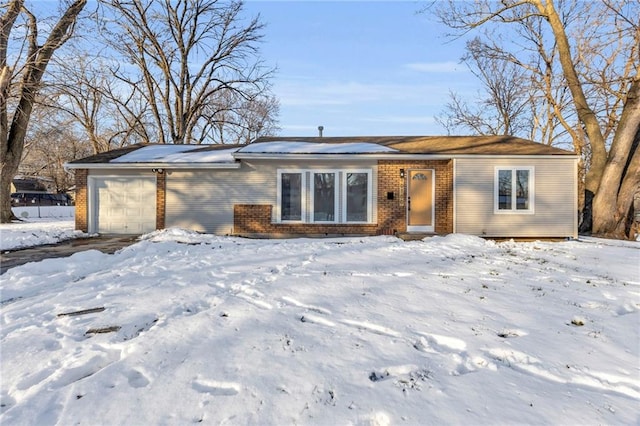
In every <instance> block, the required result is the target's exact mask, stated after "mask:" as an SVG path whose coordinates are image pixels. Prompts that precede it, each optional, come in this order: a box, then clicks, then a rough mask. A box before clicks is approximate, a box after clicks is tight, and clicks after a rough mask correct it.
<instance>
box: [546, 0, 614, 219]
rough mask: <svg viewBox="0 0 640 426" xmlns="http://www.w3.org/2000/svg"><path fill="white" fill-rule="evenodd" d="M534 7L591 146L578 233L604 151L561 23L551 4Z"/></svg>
mask: <svg viewBox="0 0 640 426" xmlns="http://www.w3.org/2000/svg"><path fill="white" fill-rule="evenodd" d="M535 5H536V7H537V8H538V10H539V11H540V12H541V13H542V14H543V15H545V16H546V17H547V20H548V21H549V25H550V26H551V31H552V32H553V35H554V37H555V40H556V42H557V43H558V59H559V60H560V65H561V66H562V72H563V75H564V78H565V80H566V81H567V87H568V88H569V91H570V92H571V97H572V99H573V103H574V105H575V107H576V112H577V114H578V119H579V120H580V122H581V123H582V124H584V128H585V132H586V134H587V137H588V138H589V144H590V146H591V164H590V167H589V171H588V172H587V174H586V176H585V208H584V216H583V222H582V224H581V230H582V231H585V230H588V227H589V223H590V219H591V217H592V214H593V210H592V208H593V207H592V206H591V205H590V202H591V200H592V199H594V197H595V195H594V194H597V193H598V189H599V187H600V183H601V181H602V175H603V173H604V170H605V166H606V164H607V148H606V146H605V141H604V135H603V134H602V129H601V128H600V123H599V121H598V117H597V116H596V114H595V113H594V112H593V110H592V109H591V107H589V104H588V102H587V98H586V96H585V94H584V90H583V87H582V83H581V82H580V79H579V78H578V73H577V72H576V68H575V66H574V63H573V58H572V55H571V46H570V45H569V39H568V38H567V33H566V31H565V27H564V24H563V22H562V20H561V19H560V16H558V12H557V11H556V10H555V7H554V4H553V1H547V2H542V1H541V0H535Z"/></svg>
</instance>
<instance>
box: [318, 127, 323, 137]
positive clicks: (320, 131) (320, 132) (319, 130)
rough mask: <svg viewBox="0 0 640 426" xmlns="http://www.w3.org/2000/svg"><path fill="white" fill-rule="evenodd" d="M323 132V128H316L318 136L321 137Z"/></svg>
mask: <svg viewBox="0 0 640 426" xmlns="http://www.w3.org/2000/svg"><path fill="white" fill-rule="evenodd" d="M323 130H324V126H318V135H319V136H320V137H322V131H323Z"/></svg>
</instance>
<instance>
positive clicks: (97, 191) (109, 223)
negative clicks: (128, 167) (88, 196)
mask: <svg viewBox="0 0 640 426" xmlns="http://www.w3.org/2000/svg"><path fill="white" fill-rule="evenodd" d="M91 179H92V181H93V195H94V196H93V200H94V203H95V204H94V206H95V210H94V215H93V217H94V223H93V226H91V227H90V231H91V229H92V230H93V232H99V233H101V234H144V233H147V232H151V231H154V230H155V229H156V178H155V176H118V177H113V176H110V177H98V176H96V177H93V178H91Z"/></svg>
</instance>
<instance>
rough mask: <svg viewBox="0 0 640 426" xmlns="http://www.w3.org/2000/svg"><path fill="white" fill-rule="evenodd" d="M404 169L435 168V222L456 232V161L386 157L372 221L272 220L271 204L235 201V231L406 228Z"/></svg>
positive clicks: (380, 230)
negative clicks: (454, 213) (292, 221)
mask: <svg viewBox="0 0 640 426" xmlns="http://www.w3.org/2000/svg"><path fill="white" fill-rule="evenodd" d="M400 169H404V170H405V172H406V173H408V170H409V169H432V170H434V172H435V194H434V202H435V224H434V229H435V233H437V234H448V233H451V232H453V161H451V160H415V161H404V160H384V161H379V162H378V198H377V207H378V211H377V213H378V220H377V223H376V224H372V225H355V224H314V223H293V224H291V223H287V224H283V223H272V220H271V218H272V208H273V206H271V205H262V204H261V205H252V204H236V205H234V210H233V217H234V233H235V234H238V235H249V234H272V235H278V234H280V235H288V234H306V235H354V234H357V235H382V234H384V235H392V234H396V233H402V232H406V230H407V210H406V201H405V200H406V190H407V188H406V177H405V178H402V177H400Z"/></svg>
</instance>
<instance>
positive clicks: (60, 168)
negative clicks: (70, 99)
mask: <svg viewBox="0 0 640 426" xmlns="http://www.w3.org/2000/svg"><path fill="white" fill-rule="evenodd" d="M91 154H92V148H91V146H90V144H89V143H88V142H87V141H86V139H85V138H84V137H83V132H78V131H76V126H74V125H73V119H72V118H71V117H69V116H68V115H66V114H64V113H62V112H61V111H60V110H58V109H56V108H49V107H46V106H44V105H43V104H38V105H37V106H36V107H35V108H34V110H33V113H32V119H31V125H30V126H29V130H28V132H27V137H26V138H25V146H24V151H23V155H22V161H21V163H20V174H21V175H24V176H30V177H36V176H37V177H45V178H47V179H48V180H49V181H50V182H53V184H54V187H55V190H56V191H57V192H63V191H68V190H69V189H70V188H71V187H72V186H73V185H74V177H73V175H72V174H70V173H69V172H67V171H65V169H64V163H66V162H68V161H71V160H75V159H77V158H81V157H86V156H88V155H91Z"/></svg>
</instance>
